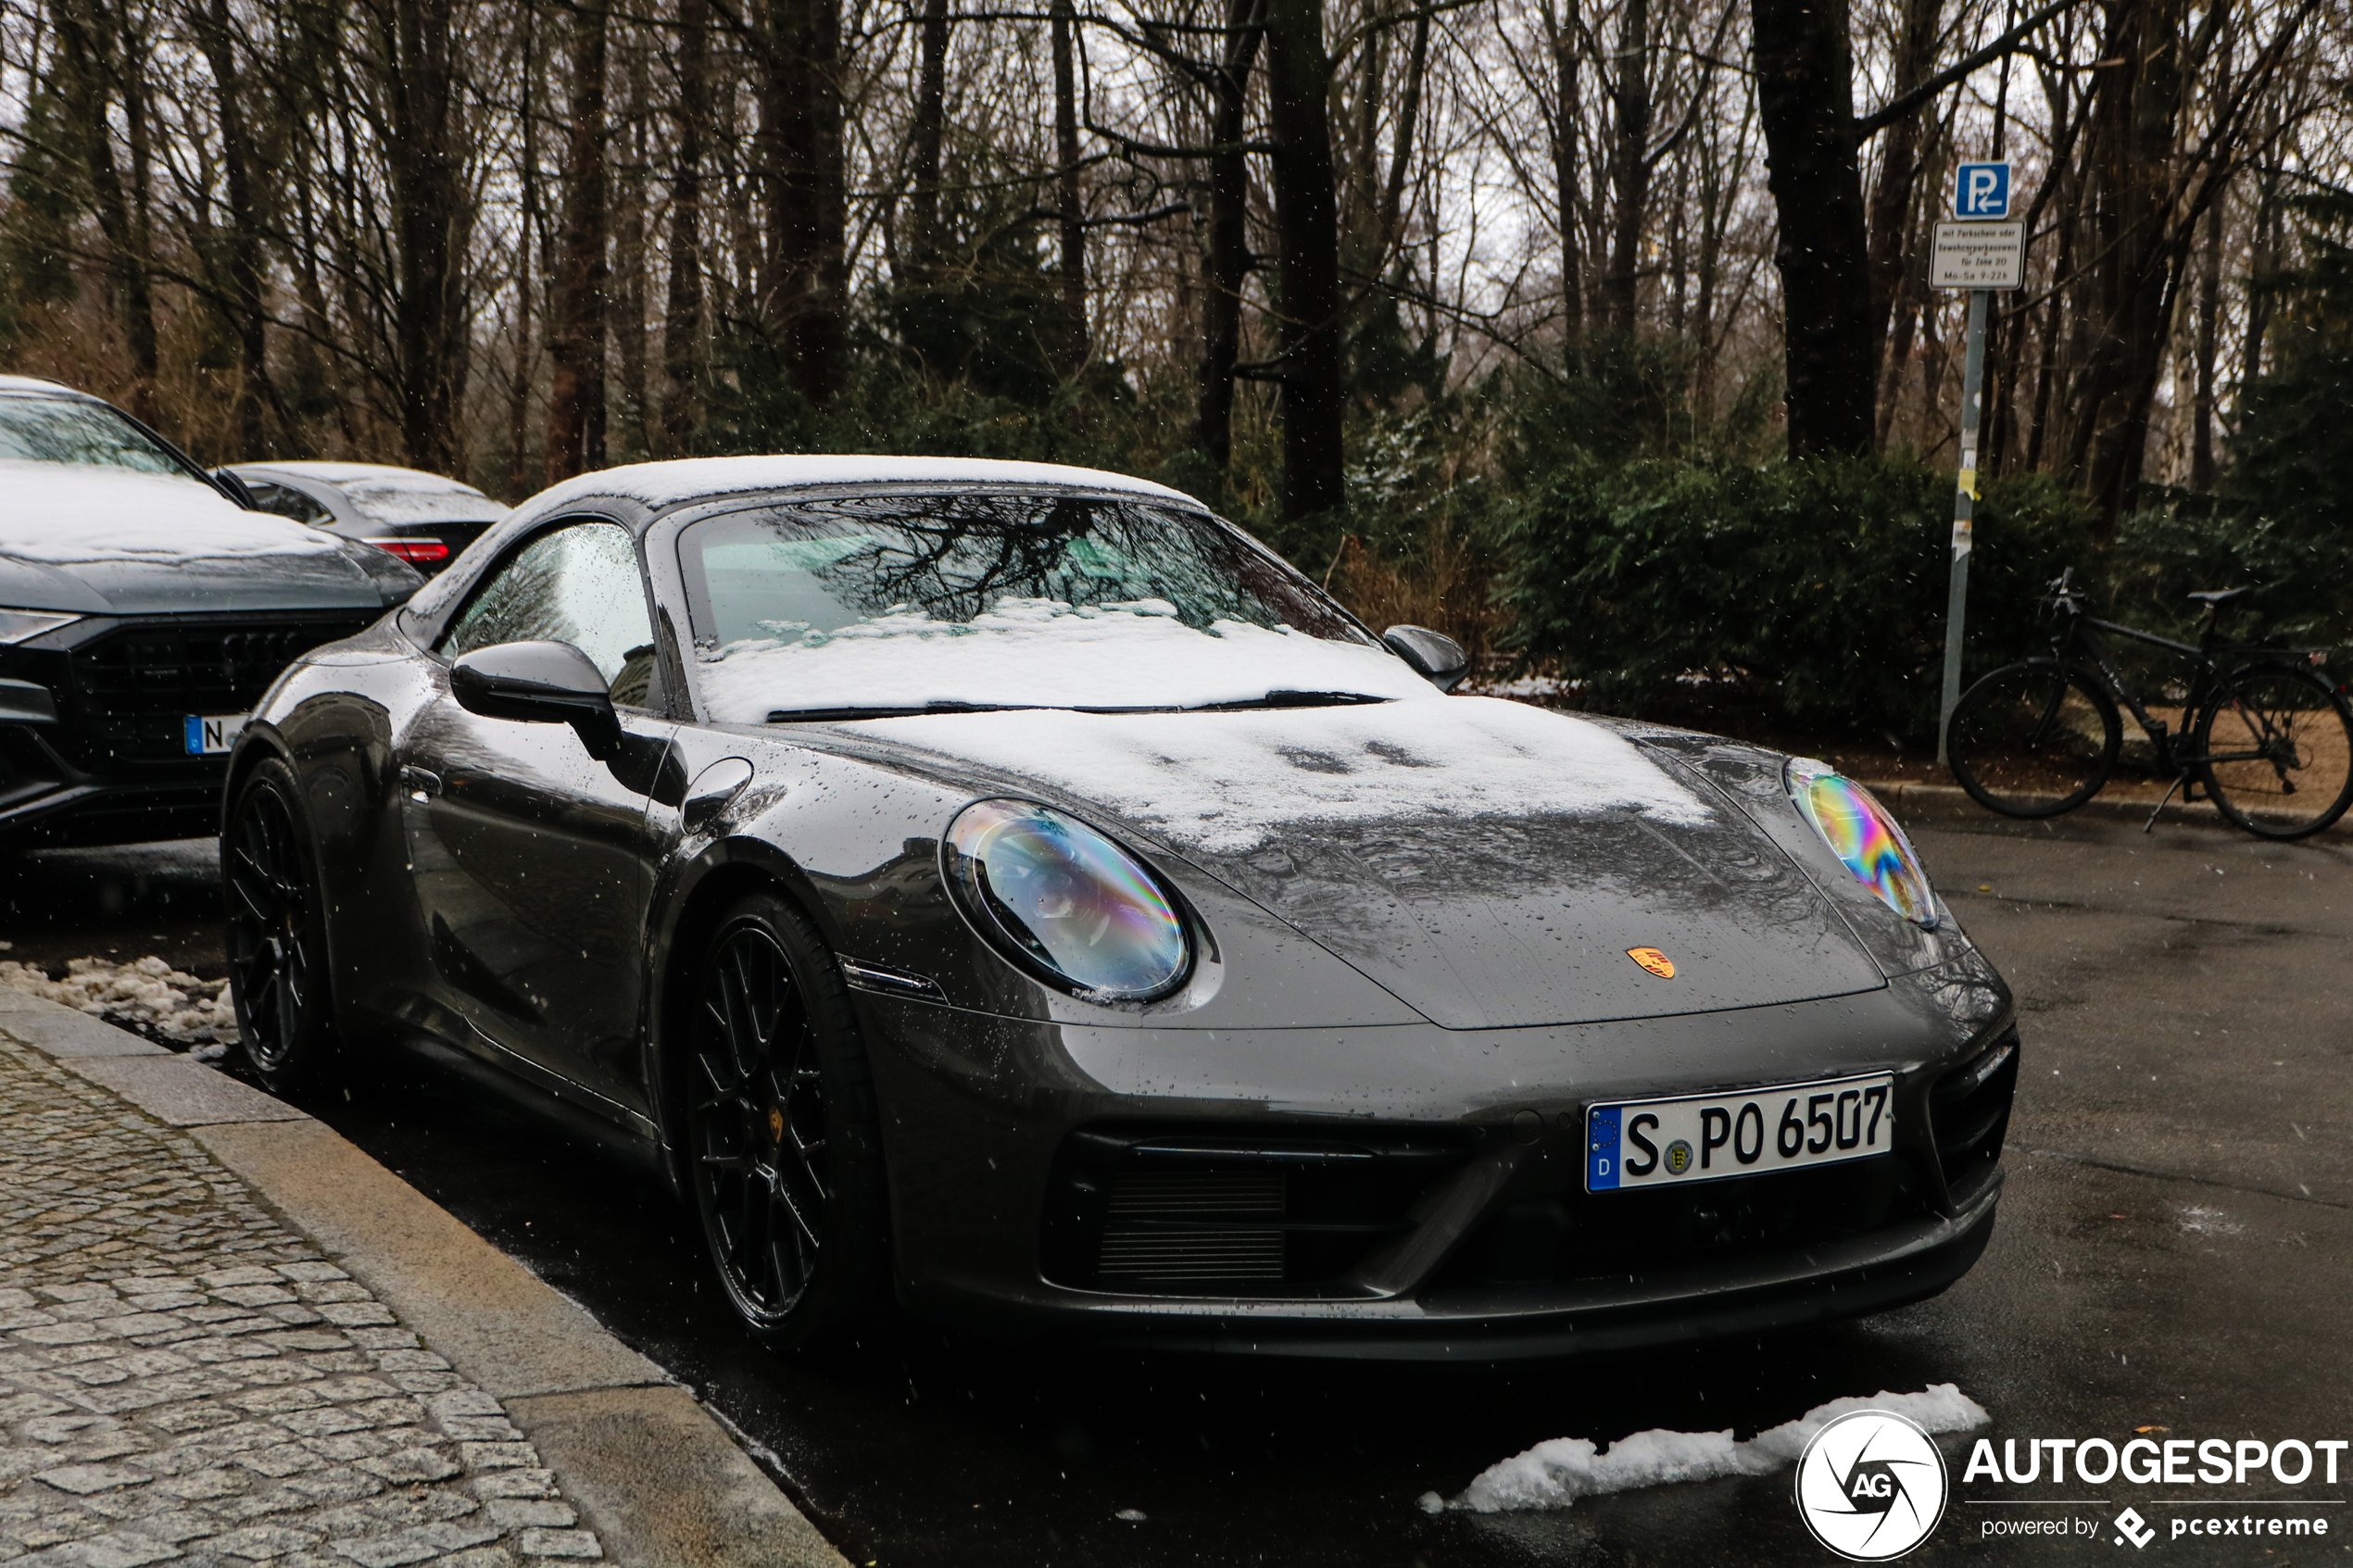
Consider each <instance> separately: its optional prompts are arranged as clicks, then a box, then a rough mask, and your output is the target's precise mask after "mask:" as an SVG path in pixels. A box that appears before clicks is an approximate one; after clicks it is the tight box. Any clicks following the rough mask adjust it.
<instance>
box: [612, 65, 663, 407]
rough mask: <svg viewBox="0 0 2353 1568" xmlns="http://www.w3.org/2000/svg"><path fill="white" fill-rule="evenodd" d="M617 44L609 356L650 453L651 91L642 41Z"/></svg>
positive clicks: (623, 397)
mask: <svg viewBox="0 0 2353 1568" xmlns="http://www.w3.org/2000/svg"><path fill="white" fill-rule="evenodd" d="M623 58H624V60H625V68H624V72H623V79H624V80H625V81H626V82H628V83H629V97H628V101H627V106H626V107H624V109H623V112H622V117H621V122H622V124H623V127H625V129H626V135H627V137H628V141H627V143H626V144H625V151H626V154H627V156H626V157H625V158H624V159H623V167H622V170H621V172H620V175H619V179H618V181H617V187H616V189H615V190H614V193H613V215H612V230H613V233H612V246H611V249H612V256H613V263H614V267H613V270H614V278H613V295H614V298H613V301H612V343H613V358H614V361H615V363H616V368H617V369H618V370H620V372H621V388H620V393H621V406H622V410H623V418H624V419H625V420H627V421H628V427H629V428H630V429H631V430H632V431H633V433H634V435H635V443H636V449H637V450H638V451H639V452H643V453H650V452H651V451H652V449H653V444H654V433H653V425H654V415H653V389H652V387H651V385H650V384H649V383H648V375H647V346H648V345H647V332H646V306H647V304H648V300H647V295H648V292H649V285H648V279H647V275H646V157H647V146H646V117H647V115H648V113H649V112H651V107H652V104H651V98H652V92H651V83H650V82H648V81H647V73H646V49H645V44H644V42H643V40H642V39H641V38H639V37H638V36H636V35H635V34H634V33H624V34H623Z"/></svg>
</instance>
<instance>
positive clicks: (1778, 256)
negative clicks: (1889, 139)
mask: <svg viewBox="0 0 2353 1568" xmlns="http://www.w3.org/2000/svg"><path fill="white" fill-rule="evenodd" d="M1750 19H1751V21H1752V24H1753V27H1754V31H1755V63H1756V97H1757V111H1758V119H1760V120H1761V121H1762V123H1763V125H1764V129H1765V146H1766V153H1767V159H1768V175H1767V186H1768V189H1769V190H1770V191H1771V192H1772V195H1773V206H1774V209H1775V213H1776V216H1777V218H1778V227H1779V235H1778V238H1777V239H1776V242H1775V245H1774V250H1773V260H1774V264H1775V265H1776V266H1777V267H1778V268H1779V269H1780V275H1781V302H1782V309H1783V312H1784V314H1785V318H1786V325H1785V327H1784V329H1783V332H1784V337H1785V352H1786V354H1787V360H1788V390H1787V394H1786V395H1787V399H1788V408H1789V449H1790V453H1791V455H1792V456H1793V457H1820V456H1828V455H1831V454H1835V453H1860V452H1868V451H1869V450H1870V446H1871V392H1872V384H1871V383H1872V376H1871V370H1872V368H1873V366H1874V365H1875V364H1876V362H1877V360H1878V357H1879V344H1878V343H1877V342H1876V341H1875V340H1874V339H1873V338H1872V336H1871V323H1870V270H1869V264H1868V260H1867V256H1866V244H1865V237H1864V223H1863V181H1862V175H1861V174H1860V172H1859V171H1858V170H1857V169H1856V161H1855V95H1854V61H1853V59H1852V57H1851V56H1850V55H1849V53H1848V48H1847V36H1846V27H1847V18H1846V5H1845V3H1844V0H1751V5H1750Z"/></svg>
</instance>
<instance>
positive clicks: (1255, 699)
mask: <svg viewBox="0 0 2353 1568" xmlns="http://www.w3.org/2000/svg"><path fill="white" fill-rule="evenodd" d="M1393 700H1394V699H1393V698H1390V697H1385V696H1365V694H1364V693H1363V692H1291V691H1275V692H1268V693H1267V694H1266V695H1265V696H1252V697H1243V698H1242V699H1241V700H1239V701H1238V702H1204V703H1201V704H1199V705H1197V706H1195V707H1192V708H1188V709H1181V710H1180V711H1183V712H1186V713H1239V712H1243V711H1245V710H1247V709H1253V708H1356V707H1359V706H1361V705H1363V704H1365V703H1368V702H1390V701H1393Z"/></svg>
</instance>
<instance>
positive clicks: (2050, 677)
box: [1944, 659, 2124, 818]
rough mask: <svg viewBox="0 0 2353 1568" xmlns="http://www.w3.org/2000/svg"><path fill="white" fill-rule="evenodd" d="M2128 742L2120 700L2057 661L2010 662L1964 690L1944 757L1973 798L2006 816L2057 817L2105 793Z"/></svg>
mask: <svg viewBox="0 0 2353 1568" xmlns="http://www.w3.org/2000/svg"><path fill="white" fill-rule="evenodd" d="M2123 744H2124V725H2123V721H2121V720H2120V718H2118V716H2117V712H2116V703H2115V700H2114V699H2113V698H2111V697H2110V696H2108V691H2107V688H2105V687H2103V686H2102V685H2100V684H2098V683H2097V682H2095V681H2094V680H2092V679H2091V677H2089V676H2088V675H2086V674H2085V673H2084V672H2083V671H2081V670H2078V669H2076V668H2075V667H2074V666H2072V665H2068V664H2062V663H2060V662H2059V661H2058V660H2057V659H2028V660H2026V661H2025V662H2024V663H2021V664H2008V665H2005V666H2003V667H2002V668H2001V669H1999V670H1996V671H1993V672H1992V673H1991V674H1989V675H1987V676H1985V677H1984V678H1983V679H1982V680H1980V681H1979V682H1978V683H1977V684H1975V685H1973V686H1971V687H1969V690H1968V691H1966V692H1964V693H1962V694H1961V700H1960V701H1959V702H1957V703H1956V704H1954V706H1953V719H1952V722H1951V724H1950V725H1948V726H1947V727H1946V729H1945V732H1944V755H1945V758H1946V759H1947V760H1948V761H1949V762H1950V763H1951V764H1952V768H1953V776H1954V777H1955V778H1956V779H1957V780H1959V781H1960V785H1961V787H1962V788H1963V789H1965V790H1967V791H1969V798H1970V799H1972V800H1974V801H1976V802H1977V803H1978V804H1979V805H1981V806H1982V807H1984V808H1985V809H1987V810H1989V811H1998V812H2000V813H2001V814H2002V815H2003V816H2006V817H2029V818H2032V817H2056V816H2057V815H2058V814H2059V813H2060V812H2062V811H2072V810H2073V809H2075V808H2077V807H2078V806H2081V805H2082V804H2083V802H2085V801H2086V800H2089V799H2091V798H2092V797H2094V796H2095V795H2097V794H2098V793H2099V792H2100V786H2101V785H2103V784H2107V783H2108V775H2109V774H2110V773H2112V772H2114V771H2116V758H2117V753H2118V752H2119V750H2120V749H2121V747H2122V746H2123Z"/></svg>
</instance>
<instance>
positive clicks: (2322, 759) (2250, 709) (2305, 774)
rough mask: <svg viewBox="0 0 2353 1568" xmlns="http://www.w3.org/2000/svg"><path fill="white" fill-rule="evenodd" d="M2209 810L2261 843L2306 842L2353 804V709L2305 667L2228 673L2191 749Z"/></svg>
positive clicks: (2202, 716) (2200, 717) (2262, 667)
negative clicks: (2209, 802) (2210, 804)
mask: <svg viewBox="0 0 2353 1568" xmlns="http://www.w3.org/2000/svg"><path fill="white" fill-rule="evenodd" d="M2193 744H2194V746H2195V748H2196V753H2197V759H2198V761H2197V768H2198V773H2199V777H2200V780H2201V782H2203V783H2204V784H2205V785H2206V793H2207V795H2208V797H2210V798H2211V799H2212V800H2213V802H2214V809H2216V810H2218V811H2220V812H2221V813H2222V815H2223V816H2224V817H2226V818H2228V819H2229V820H2230V821H2231V822H2233V823H2235V824H2236V825H2238V826H2239V827H2242V828H2245V829H2246V831H2247V832H2249V833H2251V834H2256V835H2257V836H2259V837H2261V838H2277V839H2292V838H2309V837H2310V836H2311V835H2312V834H2316V833H2319V832H2320V831H2321V830H2322V829H2323V828H2325V827H2327V826H2328V825H2329V824H2330V823H2332V822H2335V821H2336V820H2337V819H2338V818H2339V817H2342V816H2343V815H2345V809H2346V807H2347V804H2353V708H2348V706H2347V703H2346V700H2345V695H2344V694H2343V693H2342V692H2339V691H2338V690H2337V689H2336V688H2335V687H2334V686H2332V685H2330V684H2328V682H2326V681H2324V680H2322V678H2321V677H2320V676H2319V675H2317V674H2315V673H2314V672H2313V671H2309V670H2304V669H2299V668H2297V667H2296V666H2295V665H2292V664H2259V665H2255V666H2252V667H2250V668H2248V669H2245V670H2237V671H2232V672H2231V673H2230V674H2229V675H2226V676H2224V677H2223V679H2222V681H2221V685H2220V686H2219V687H2218V688H2217V689H2216V691H2215V694H2214V700H2213V701H2212V702H2210V703H2208V705H2207V707H2206V710H2205V711H2204V712H2203V713H2201V714H2199V715H2198V721H2197V734H2196V740H2195V742H2194V743H2193Z"/></svg>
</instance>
